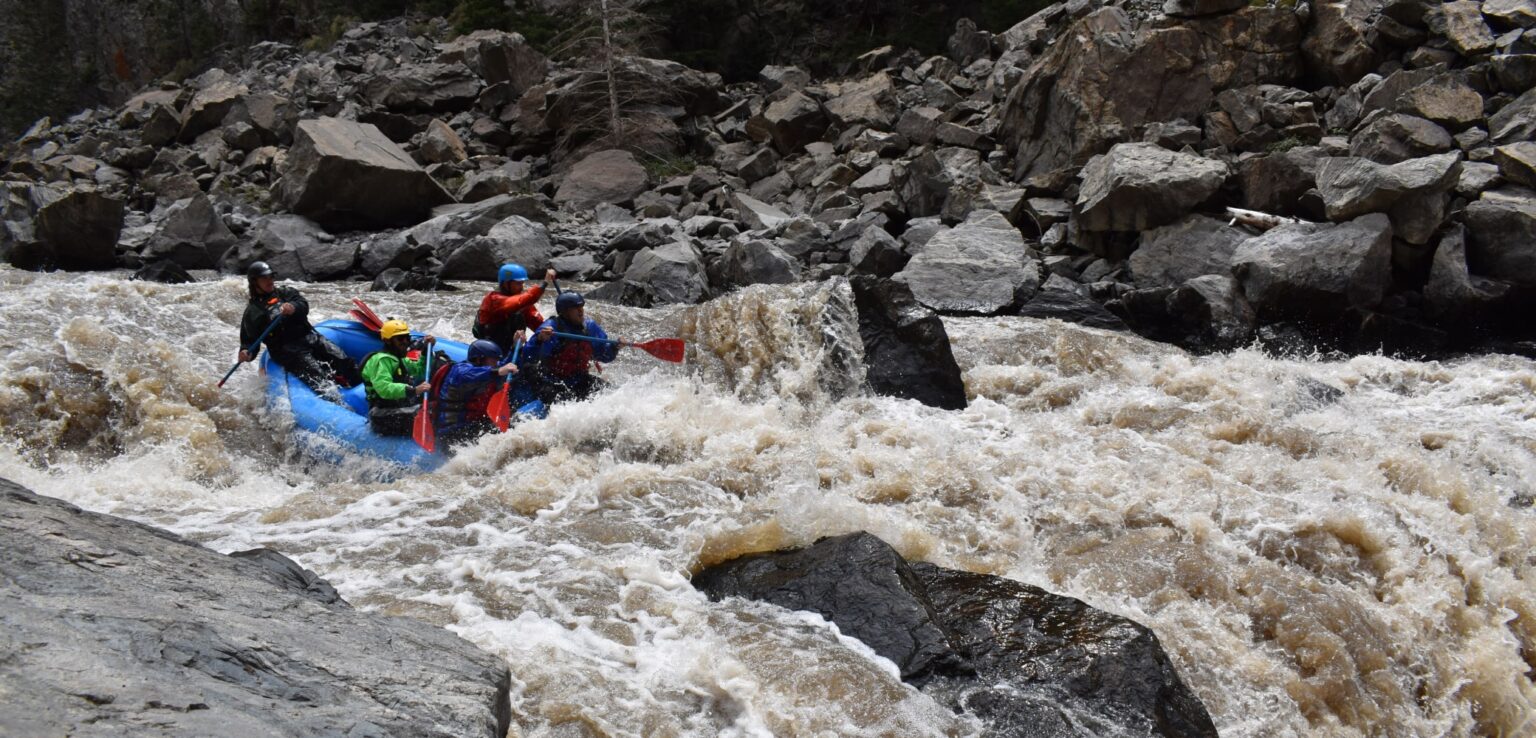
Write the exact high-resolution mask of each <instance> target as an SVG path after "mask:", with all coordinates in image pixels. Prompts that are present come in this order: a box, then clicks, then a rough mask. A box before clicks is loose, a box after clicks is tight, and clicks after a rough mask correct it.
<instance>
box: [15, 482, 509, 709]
mask: <svg viewBox="0 0 1536 738" xmlns="http://www.w3.org/2000/svg"><path fill="white" fill-rule="evenodd" d="M0 540H4V541H5V545H4V546H0V579H4V581H5V582H6V586H5V587H0V621H3V628H0V632H3V633H4V634H5V635H4V636H3V639H4V641H5V642H6V643H7V644H11V645H9V646H7V656H6V658H5V659H3V660H0V684H4V685H5V704H6V709H5V710H3V711H0V733H3V734H5V735H9V736H44V735H89V734H97V735H104V734H115V735H149V734H152V735H157V736H168V737H171V738H192V737H193V736H210V735H247V736H276V735H335V736H340V735H359V736H361V735H370V736H407V735H409V736H422V737H423V738H427V737H432V738H450V737H452V738H462V737H464V736H484V738H492V737H496V738H499V737H500V736H502V735H504V734H505V733H506V732H507V730H508V726H509V724H510V722H511V713H510V709H509V706H508V693H509V690H510V687H511V677H510V674H509V673H508V671H507V665H506V662H504V661H503V660H501V659H500V658H498V657H496V656H493V655H491V654H488V653H485V652H483V651H480V650H479V649H477V648H475V647H474V646H472V645H471V644H470V643H468V642H467V641H464V640H463V639H461V638H459V637H458V636H455V635H454V634H452V633H450V632H448V631H447V630H444V629H443V628H439V627H436V626H433V625H430V624H428V623H424V622H420V621H416V620H411V619H408V618H403V617H393V616H389V615H384V614H380V613H373V612H363V611H361V610H354V609H353V608H352V607H351V606H350V605H348V604H347V603H346V601H344V600H342V598H341V597H340V596H338V595H337V593H336V591H335V589H333V588H332V587H331V586H330V585H329V584H328V583H326V582H325V580H323V579H321V578H319V577H317V576H315V575H314V574H313V573H311V572H309V571H307V570H305V569H303V568H302V567H300V566H299V565H298V564H295V563H294V562H293V561H291V560H289V559H287V558H286V557H284V556H282V555H280V554H278V553H277V552H275V551H270V550H265V549H257V550H254V551H243V552H238V553H235V554H231V555H228V556H226V555H223V554H220V553H217V552H215V551H212V550H209V549H206V548H203V547H202V546H199V545H197V544H196V543H194V542H192V541H188V540H185V539H182V538H180V537H178V536H176V535H174V534H172V533H170V532H168V531H164V530H160V529H158V528H152V527H149V526H147V525H142V524H139V523H134V522H130V521H127V520H123V519H121V518H114V517H111V516H107V515H99V514H96V513H91V512H86V511H84V510H81V509H80V508H77V507H75V506H73V505H70V504H67V503H64V502H61V501H59V500H55V499H51V498H48V497H43V496H40V495H36V494H33V493H32V492H29V491H27V490H25V489H23V488H21V487H19V486H17V485H15V484H13V483H11V482H9V481H5V480H0ZM20 644H47V646H46V647H45V648H43V647H19V646H20Z"/></svg>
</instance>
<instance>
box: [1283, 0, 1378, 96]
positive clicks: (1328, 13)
mask: <svg viewBox="0 0 1536 738" xmlns="http://www.w3.org/2000/svg"><path fill="white" fill-rule="evenodd" d="M1382 4H1383V3H1382V2H1381V1H1380V0H1343V1H1342V2H1320V3H1316V4H1315V6H1314V7H1313V10H1312V13H1313V18H1312V28H1311V29H1310V30H1309V31H1308V32H1307V37H1306V40H1304V41H1303V42H1302V45H1301V48H1302V52H1303V53H1304V54H1305V55H1306V59H1307V66H1308V67H1309V68H1310V69H1311V70H1312V71H1313V72H1314V73H1316V74H1318V75H1319V76H1321V77H1323V78H1325V79H1328V80H1331V81H1333V82H1336V83H1339V84H1346V85H1348V84H1354V83H1355V81H1357V80H1359V79H1360V78H1361V77H1364V76H1365V75H1366V74H1367V73H1369V72H1370V71H1371V70H1373V69H1375V68H1376V65H1377V64H1378V63H1380V62H1381V58H1382V53H1381V51H1380V50H1379V49H1378V48H1377V47H1376V45H1375V44H1374V43H1372V41H1373V39H1372V37H1371V36H1372V34H1371V16H1372V14H1373V13H1375V12H1376V11H1378V10H1379V9H1380V6H1381V5H1382Z"/></svg>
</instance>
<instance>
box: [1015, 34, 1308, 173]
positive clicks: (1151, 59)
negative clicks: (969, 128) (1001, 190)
mask: <svg viewBox="0 0 1536 738" xmlns="http://www.w3.org/2000/svg"><path fill="white" fill-rule="evenodd" d="M1300 43H1301V24H1300V22H1299V20H1298V19H1297V17H1296V14H1295V13H1294V12H1293V11H1291V10H1290V9H1286V8H1268V7H1260V8H1255V7H1250V8H1244V9H1242V10H1238V11H1236V12H1233V13H1228V14H1224V15H1217V16H1209V17H1204V18H1194V19H1188V20H1183V21H1181V22H1179V23H1175V24H1169V25H1167V26H1161V27H1148V28H1141V29H1139V30H1138V29H1137V28H1136V27H1135V24H1134V23H1133V22H1132V21H1131V19H1130V18H1129V16H1127V15H1126V14H1125V12H1124V11H1123V10H1122V9H1120V8H1118V7H1105V8H1102V9H1100V10H1097V11H1095V12H1093V13H1091V14H1089V15H1087V16H1086V17H1084V18H1082V19H1081V20H1079V21H1076V22H1075V23H1074V24H1073V26H1072V27H1071V28H1069V29H1068V30H1067V32H1065V33H1063V34H1062V35H1061V36H1060V38H1058V39H1057V40H1056V42H1055V43H1052V44H1049V46H1048V47H1046V48H1045V49H1044V53H1042V54H1040V56H1039V57H1038V58H1036V59H1034V60H1033V61H1032V62H1030V63H1029V67H1028V69H1026V70H1025V72H1024V74H1023V77H1022V79H1023V80H1024V81H1023V82H1022V83H1020V84H1017V85H1014V86H1013V87H1012V88H1011V91H1010V92H1009V94H1008V98H1007V102H1006V103H1005V104H1004V106H1003V111H1002V120H1001V122H1000V124H999V126H998V131H997V135H998V138H999V140H1000V141H1003V142H1004V143H1006V144H1007V145H1008V147H1009V148H1010V149H1012V150H1013V152H1014V171H1013V174H1014V179H1015V180H1017V181H1023V180H1026V179H1028V178H1030V177H1033V176H1035V175H1040V174H1045V173H1048V172H1052V171H1055V170H1059V169H1064V168H1068V167H1074V166H1081V165H1082V164H1083V163H1085V162H1087V161H1088V159H1089V157H1091V156H1093V155H1095V154H1100V153H1103V152H1104V151H1105V150H1107V149H1108V148H1109V147H1110V146H1111V145H1113V144H1115V143H1119V142H1122V141H1126V140H1129V139H1130V138H1131V137H1132V136H1134V135H1135V132H1136V131H1137V130H1139V129H1140V128H1141V127H1143V126H1145V125H1147V124H1149V123H1154V122H1161V121H1169V120H1174V119H1176V118H1182V119H1184V120H1199V119H1200V117H1201V116H1203V115H1205V113H1206V112H1207V111H1208V110H1209V109H1210V108H1211V103H1212V100H1213V99H1214V98H1215V96H1216V94H1217V93H1218V92H1220V91H1222V90H1225V89H1228V88H1233V87H1243V86H1247V85H1255V84H1262V83H1275V84H1286V83H1289V82H1292V81H1294V80H1295V79H1297V78H1298V77H1299V76H1300V74H1301V55H1300V51H1299V48H1300ZM1084 59H1092V60H1094V63H1092V64H1085V63H1083V60H1084ZM1127 70H1157V72H1158V73H1157V75H1156V76H1155V79H1154V80H1151V81H1150V82H1149V79H1148V77H1147V76H1146V75H1142V74H1134V73H1127Z"/></svg>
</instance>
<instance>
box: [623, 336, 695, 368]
mask: <svg viewBox="0 0 1536 738" xmlns="http://www.w3.org/2000/svg"><path fill="white" fill-rule="evenodd" d="M629 345H631V346H634V347H635V348H638V349H640V350H642V351H644V352H646V353H648V354H650V355H651V356H654V357H656V358H658V359H661V360H662V361H670V362H673V363H678V362H681V361H682V360H683V353H684V352H685V351H686V349H687V344H685V343H683V339H681V338H655V339H651V340H649V341H646V342H644V343H632V344H629Z"/></svg>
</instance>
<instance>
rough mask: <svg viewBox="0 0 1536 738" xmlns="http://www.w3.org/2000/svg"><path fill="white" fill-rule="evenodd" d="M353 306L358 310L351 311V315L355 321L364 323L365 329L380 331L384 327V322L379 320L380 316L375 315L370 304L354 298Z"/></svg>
mask: <svg viewBox="0 0 1536 738" xmlns="http://www.w3.org/2000/svg"><path fill="white" fill-rule="evenodd" d="M352 304H353V305H355V306H357V309H356V310H352V311H350V315H351V316H352V319H353V320H356V321H357V322H359V323H362V324H363V327H364V328H367V329H368V330H370V331H378V330H379V329H380V328H383V327H384V321H382V320H380V319H379V314H378V313H375V312H374V311H373V308H371V307H368V303H366V302H363V301H362V300H360V299H358V298H356V297H354V298H352Z"/></svg>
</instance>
